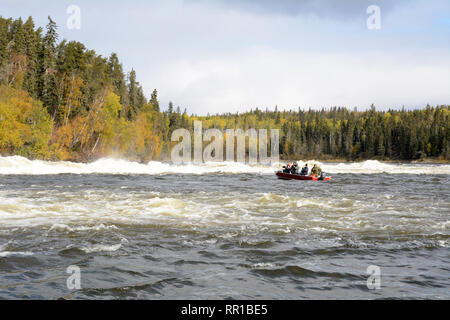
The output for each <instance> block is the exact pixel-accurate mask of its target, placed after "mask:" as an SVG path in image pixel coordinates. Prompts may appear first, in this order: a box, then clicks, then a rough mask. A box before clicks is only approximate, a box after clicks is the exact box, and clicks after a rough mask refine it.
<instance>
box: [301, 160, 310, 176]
mask: <svg viewBox="0 0 450 320" xmlns="http://www.w3.org/2000/svg"><path fill="white" fill-rule="evenodd" d="M300 175H302V176H307V175H308V164H307V163H305V166H304V167H303V168H302V170H301V171H300Z"/></svg>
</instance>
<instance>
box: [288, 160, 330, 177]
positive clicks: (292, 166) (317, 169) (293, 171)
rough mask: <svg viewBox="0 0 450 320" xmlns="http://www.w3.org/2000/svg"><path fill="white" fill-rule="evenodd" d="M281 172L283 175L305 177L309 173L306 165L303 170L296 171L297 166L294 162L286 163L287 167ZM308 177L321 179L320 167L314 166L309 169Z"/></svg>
mask: <svg viewBox="0 0 450 320" xmlns="http://www.w3.org/2000/svg"><path fill="white" fill-rule="evenodd" d="M283 172H284V173H290V174H299V175H301V176H307V175H308V172H309V168H308V164H307V163H305V165H304V166H303V168H302V169H301V170H300V171H299V170H298V164H297V162H296V161H294V162H293V163H288V164H287V165H285V166H283ZM310 175H314V176H316V177H322V176H323V172H322V169H321V168H320V166H318V165H317V164H314V166H313V167H312V168H311V172H310Z"/></svg>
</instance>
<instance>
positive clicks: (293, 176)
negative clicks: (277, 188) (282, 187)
mask: <svg viewBox="0 0 450 320" xmlns="http://www.w3.org/2000/svg"><path fill="white" fill-rule="evenodd" d="M275 174H276V175H277V177H278V178H279V179H284V180H312V181H319V180H320V179H319V178H318V177H316V176H301V175H299V174H292V173H285V172H281V171H278V172H276V173H275ZM323 180H324V181H327V180H331V177H325V178H324V179H323Z"/></svg>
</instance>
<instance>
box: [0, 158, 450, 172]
mask: <svg viewBox="0 0 450 320" xmlns="http://www.w3.org/2000/svg"><path fill="white" fill-rule="evenodd" d="M307 162H308V164H309V166H310V167H311V166H312V165H313V164H314V163H318V164H320V165H321V167H322V169H323V171H324V172H326V173H329V174H339V173H355V174H376V173H388V174H450V165H448V164H420V163H385V162H380V161H377V160H366V161H363V162H349V163H344V162H340V163H336V162H333V163H330V162H328V163H320V162H318V161H314V160H308V161H307ZM303 163H304V161H299V165H300V166H301V165H303ZM280 167H281V164H280V163H278V164H274V165H272V166H265V165H259V164H255V165H251V164H244V163H239V162H208V163H203V164H184V165H175V164H171V163H169V162H159V161H150V162H148V163H147V164H142V163H138V162H133V161H127V160H122V159H114V158H102V159H99V160H97V161H95V162H91V163H75V162H69V161H55V162H52V161H42V160H28V159H26V158H24V157H20V156H10V157H0V174H4V175H10V174H20V175H42V174H62V173H72V174H91V173H94V174H95V173H97V174H149V175H158V174H208V173H228V174H239V173H253V174H272V173H273V172H274V171H276V170H278V169H280Z"/></svg>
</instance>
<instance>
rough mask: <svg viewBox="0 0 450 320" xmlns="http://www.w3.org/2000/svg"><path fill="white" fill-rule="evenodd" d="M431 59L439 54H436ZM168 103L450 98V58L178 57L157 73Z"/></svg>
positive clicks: (193, 107) (203, 109) (384, 104)
mask: <svg viewBox="0 0 450 320" xmlns="http://www.w3.org/2000/svg"><path fill="white" fill-rule="evenodd" d="M430 57H431V58H432V59H430ZM154 77H155V78H156V79H158V83H159V85H160V87H161V88H164V90H162V91H160V98H161V100H162V101H168V100H169V99H171V100H172V101H175V103H177V102H182V105H183V106H187V107H188V111H189V112H195V113H199V114H206V113H207V112H211V113H214V112H228V111H244V110H248V109H249V108H251V107H253V108H254V107H260V108H265V107H270V108H272V107H274V106H275V105H278V106H279V107H288V108H291V107H292V108H297V107H298V106H301V107H304V108H308V107H313V108H320V107H329V106H347V107H354V106H358V107H367V106H369V105H370V104H371V103H374V104H375V105H376V106H377V107H380V108H389V107H396V108H397V107H401V106H402V105H405V106H406V107H416V106H424V105H425V104H426V103H431V104H438V103H442V104H445V103H449V102H450V91H449V90H448V88H449V87H450V57H449V56H448V55H447V56H446V55H438V54H437V53H436V52H432V53H430V52H427V51H422V52H421V53H420V54H418V53H416V54H415V55H414V56H411V55H410V56H407V55H404V54H401V53H397V54H392V53H383V52H378V53H370V54H367V53H359V54H358V53H352V54H335V53H330V54H312V53H300V52H283V51H275V50H263V49H261V50H258V49H252V50H246V51H244V52H240V53H235V54H233V55H229V56H223V57H220V58H214V59H213V58H211V59H205V60H202V61H200V62H189V61H186V60H184V61H177V62H170V63H168V64H166V65H163V66H161V68H160V69H159V70H158V72H157V73H156V74H155V75H154Z"/></svg>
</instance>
